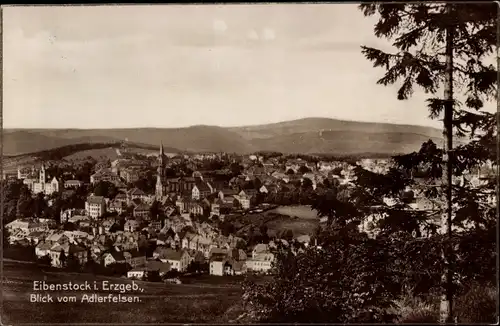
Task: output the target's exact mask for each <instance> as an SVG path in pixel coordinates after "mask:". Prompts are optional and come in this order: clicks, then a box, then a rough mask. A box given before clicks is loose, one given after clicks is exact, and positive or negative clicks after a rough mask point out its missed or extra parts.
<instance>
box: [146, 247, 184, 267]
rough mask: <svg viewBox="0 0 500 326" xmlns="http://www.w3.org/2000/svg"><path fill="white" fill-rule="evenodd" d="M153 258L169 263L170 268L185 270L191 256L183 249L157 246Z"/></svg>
mask: <svg viewBox="0 0 500 326" xmlns="http://www.w3.org/2000/svg"><path fill="white" fill-rule="evenodd" d="M153 258H155V259H159V260H160V261H162V262H164V263H169V264H170V268H171V269H175V270H177V271H179V272H184V271H186V269H187V267H188V265H189V263H190V261H191V257H190V256H189V253H188V251H187V250H185V249H180V250H175V249H172V248H165V247H159V248H157V249H156V250H155V252H154V253H153Z"/></svg>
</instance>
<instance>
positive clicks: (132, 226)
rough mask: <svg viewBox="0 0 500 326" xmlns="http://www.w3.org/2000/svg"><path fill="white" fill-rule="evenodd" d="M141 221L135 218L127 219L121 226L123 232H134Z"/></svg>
mask: <svg viewBox="0 0 500 326" xmlns="http://www.w3.org/2000/svg"><path fill="white" fill-rule="evenodd" d="M140 225H141V223H140V222H139V221H137V220H127V221H126V222H125V225H124V226H123V230H124V231H125V232H135V231H137V230H139V227H140Z"/></svg>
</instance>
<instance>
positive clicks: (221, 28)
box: [213, 19, 227, 33]
mask: <svg viewBox="0 0 500 326" xmlns="http://www.w3.org/2000/svg"><path fill="white" fill-rule="evenodd" d="M213 28H214V31H215V32H216V33H224V32H225V31H226V30H227V24H226V22H225V21H223V20H219V19H216V20H214V23H213Z"/></svg>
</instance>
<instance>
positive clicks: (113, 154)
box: [65, 147, 153, 161]
mask: <svg viewBox="0 0 500 326" xmlns="http://www.w3.org/2000/svg"><path fill="white" fill-rule="evenodd" d="M128 152H129V153H134V154H142V155H148V154H151V153H153V151H152V150H147V149H141V148H130V149H128ZM88 156H90V157H93V158H96V159H97V158H100V157H107V158H109V159H110V160H112V161H113V160H115V159H117V158H119V157H120V156H119V155H118V153H117V151H116V149H115V148H111V147H108V148H96V149H89V150H85V151H80V152H76V153H74V154H71V155H69V156H66V157H65V159H67V160H74V159H77V160H78V159H84V158H86V157H88Z"/></svg>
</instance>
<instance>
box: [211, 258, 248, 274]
mask: <svg viewBox="0 0 500 326" xmlns="http://www.w3.org/2000/svg"><path fill="white" fill-rule="evenodd" d="M209 273H210V275H217V276H223V275H241V274H244V273H246V263H245V262H244V261H235V260H234V259H231V258H228V257H224V256H216V257H214V258H212V259H211V260H210V269H209Z"/></svg>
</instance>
